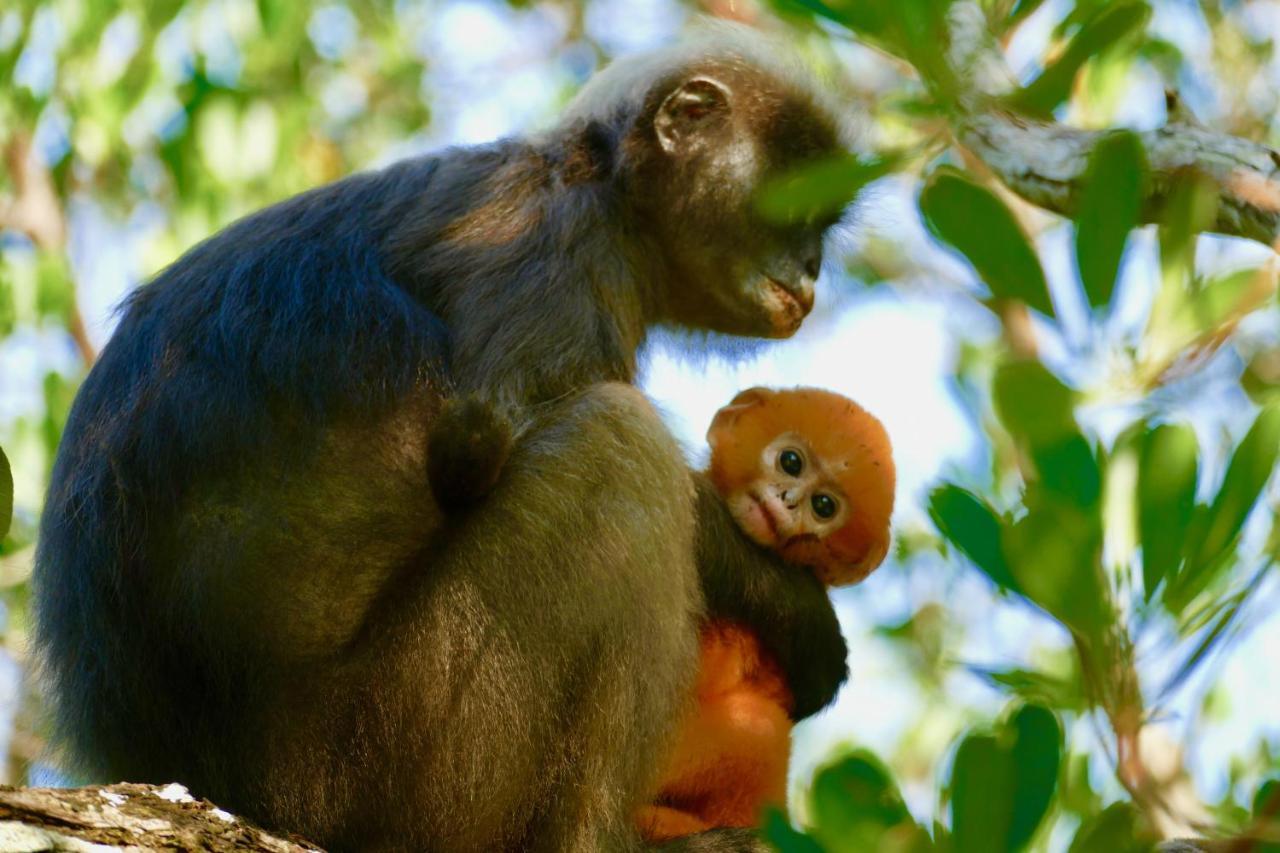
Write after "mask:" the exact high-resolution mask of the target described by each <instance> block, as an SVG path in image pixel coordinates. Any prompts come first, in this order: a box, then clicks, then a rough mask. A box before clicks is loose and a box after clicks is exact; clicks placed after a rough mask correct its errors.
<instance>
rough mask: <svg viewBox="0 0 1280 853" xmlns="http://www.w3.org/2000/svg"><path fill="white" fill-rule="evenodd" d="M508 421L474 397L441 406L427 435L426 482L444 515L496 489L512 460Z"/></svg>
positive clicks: (490, 406)
mask: <svg viewBox="0 0 1280 853" xmlns="http://www.w3.org/2000/svg"><path fill="white" fill-rule="evenodd" d="M513 440H514V439H513V428H512V425H511V421H510V420H509V419H508V418H507V417H506V416H505V415H503V413H502V412H500V411H499V410H498V409H497V408H496V407H495V406H494V405H493V404H491V403H489V402H487V401H485V400H481V399H479V398H477V397H456V398H453V399H451V400H449V401H448V402H446V403H445V404H444V407H443V408H442V409H441V410H440V413H439V414H437V415H436V418H435V422H434V423H432V424H431V431H430V432H429V433H428V435H427V480H428V482H429V483H430V484H431V492H432V494H434V495H435V498H436V503H438V504H439V505H440V507H441V509H444V510H445V511H454V510H464V509H466V508H468V507H471V506H474V505H475V504H477V503H479V502H480V501H481V500H483V499H484V497H485V496H486V495H488V494H489V492H491V491H492V490H493V487H494V486H495V485H497V482H498V478H499V477H500V476H501V475H502V469H503V467H505V465H506V463H507V458H508V457H509V456H510V455H511V445H512V442H513Z"/></svg>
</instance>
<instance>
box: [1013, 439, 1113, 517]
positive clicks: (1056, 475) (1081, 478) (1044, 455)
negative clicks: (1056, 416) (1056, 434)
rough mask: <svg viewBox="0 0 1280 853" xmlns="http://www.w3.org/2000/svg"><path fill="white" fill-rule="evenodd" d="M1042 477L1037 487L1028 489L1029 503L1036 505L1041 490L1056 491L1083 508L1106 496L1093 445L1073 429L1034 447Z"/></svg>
mask: <svg viewBox="0 0 1280 853" xmlns="http://www.w3.org/2000/svg"><path fill="white" fill-rule="evenodd" d="M1031 457H1032V461H1034V462H1035V466H1036V471H1037V473H1038V474H1039V477H1040V479H1039V481H1038V482H1037V483H1036V484H1035V485H1036V489H1035V491H1033V490H1032V489H1030V488H1029V489H1028V490H1027V497H1026V504H1027V506H1028V507H1035V506H1036V505H1037V502H1038V500H1039V499H1040V496H1041V492H1045V491H1047V492H1052V493H1053V494H1054V495H1056V496H1057V497H1061V498H1066V499H1067V500H1068V501H1070V502H1071V503H1073V504H1075V505H1076V506H1078V507H1080V508H1082V509H1091V508H1094V507H1097V506H1098V505H1099V501H1100V499H1101V498H1102V472H1101V470H1100V469H1099V467H1098V460H1097V458H1096V457H1095V456H1094V452H1093V448H1092V447H1091V446H1090V445H1089V442H1088V441H1086V440H1085V438H1084V436H1082V435H1080V433H1078V432H1077V433H1072V434H1071V435H1069V436H1067V437H1066V438H1065V439H1063V440H1062V441H1059V442H1056V443H1054V444H1047V445H1041V446H1039V447H1036V448H1034V449H1033V450H1032V454H1031Z"/></svg>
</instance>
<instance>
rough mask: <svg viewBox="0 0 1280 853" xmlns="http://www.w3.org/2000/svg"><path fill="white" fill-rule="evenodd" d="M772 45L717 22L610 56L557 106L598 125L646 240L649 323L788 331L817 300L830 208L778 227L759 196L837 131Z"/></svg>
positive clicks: (750, 332) (832, 145) (760, 333)
mask: <svg viewBox="0 0 1280 853" xmlns="http://www.w3.org/2000/svg"><path fill="white" fill-rule="evenodd" d="M777 50H778V46H777V45H773V44H771V43H770V42H768V41H767V40H766V39H764V37H762V36H760V35H758V34H753V33H752V32H751V31H750V30H747V29H746V28H744V27H738V26H718V27H715V28H714V29H710V30H708V31H706V32H704V33H703V34H702V35H701V36H700V37H695V38H694V39H693V40H692V41H691V42H688V43H684V44H681V45H678V46H676V47H673V48H670V49H668V50H666V51H659V52H658V53H655V54H649V55H645V56H640V57H636V58H633V59H627V60H623V61H621V62H617V63H614V64H613V65H611V66H610V67H609V68H607V69H605V70H604V71H603V72H601V73H600V74H598V75H597V76H596V77H595V78H593V79H592V81H591V82H590V83H589V84H588V85H587V87H586V88H585V89H584V90H583V92H582V94H581V95H580V96H579V97H578V99H577V100H576V101H575V102H574V104H573V105H571V106H570V108H569V110H568V112H567V114H566V118H567V120H568V121H569V122H571V123H576V125H577V126H578V127H585V128H588V131H590V129H591V128H595V132H596V133H597V134H598V135H599V134H600V132H601V131H602V130H603V131H607V134H606V138H607V139H609V140H610V144H611V145H612V151H613V157H612V163H611V175H612V176H613V178H614V179H615V180H616V184H615V186H616V188H617V190H618V193H619V198H620V201H621V204H622V207H623V208H624V210H625V212H626V213H627V214H628V215H629V216H628V220H629V223H630V225H631V227H632V228H633V229H634V231H635V232H636V235H637V236H639V237H640V238H641V239H642V241H643V245H645V246H646V247H648V248H649V250H650V251H649V252H648V253H647V254H648V257H646V258H645V261H646V262H647V263H649V264H651V269H652V273H651V274H652V277H653V279H654V281H653V282H652V288H653V290H654V291H655V293H654V295H655V296H656V297H657V299H656V302H657V303H658V305H659V308H658V311H659V314H660V316H658V317H655V318H652V319H654V320H656V321H662V322H669V323H674V324H676V325H679V326H685V327H690V328H696V329H710V330H712V331H717V332H724V333H727V334H733V335H746V336H754V337H773V338H785V337H789V336H790V335H791V334H793V333H794V332H795V331H796V329H798V328H799V326H800V322H801V321H802V320H803V319H804V318H805V316H806V315H807V314H808V313H809V311H810V309H811V308H812V307H813V300H814V285H815V282H816V280H817V278H818V274H819V271H820V269H821V266H822V250H823V238H824V235H825V232H826V231H827V229H828V228H829V227H830V226H831V225H832V224H834V222H835V220H836V219H838V215H832V216H831V217H830V218H829V219H826V220H813V221H803V222H796V223H793V224H789V225H777V224H773V223H770V222H768V221H766V220H765V219H764V218H762V217H761V216H760V215H759V213H758V211H757V204H756V202H757V198H758V195H759V190H760V188H761V187H762V186H763V185H765V184H766V183H767V182H768V181H769V180H770V179H772V178H776V177H778V176H780V175H785V174H786V173H788V172H789V171H791V170H793V169H795V168H797V167H799V166H803V165H805V164H806V163H811V162H815V161H819V160H822V159H826V158H829V157H833V156H836V155H838V154H839V153H840V152H841V150H842V149H843V144H842V143H843V140H842V135H841V128H840V124H839V122H837V121H836V119H835V117H834V116H833V114H832V112H831V111H830V110H829V109H827V108H826V107H825V106H824V105H823V103H822V100H821V97H820V95H819V93H818V92H817V90H816V88H815V87H814V86H813V84H812V83H811V82H810V81H809V80H808V79H807V78H806V77H805V76H804V75H803V74H802V73H801V72H800V71H798V70H797V69H795V68H789V67H787V66H785V65H783V64H782V63H780V62H779V61H778V59H777V58H776V57H777ZM597 138H599V136H597Z"/></svg>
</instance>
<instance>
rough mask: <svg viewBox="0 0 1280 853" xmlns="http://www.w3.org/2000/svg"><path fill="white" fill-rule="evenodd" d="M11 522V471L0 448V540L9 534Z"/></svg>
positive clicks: (6, 458)
mask: <svg viewBox="0 0 1280 853" xmlns="http://www.w3.org/2000/svg"><path fill="white" fill-rule="evenodd" d="M12 522H13V469H11V468H10V467H9V457H7V456H5V455H4V450H3V449H2V448H0V539H4V537H5V536H7V535H8V534H9V525H10V524H11V523H12Z"/></svg>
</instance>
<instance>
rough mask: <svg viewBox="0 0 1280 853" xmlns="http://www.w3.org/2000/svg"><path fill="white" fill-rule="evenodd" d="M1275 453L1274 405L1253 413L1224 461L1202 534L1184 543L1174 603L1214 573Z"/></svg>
mask: <svg viewBox="0 0 1280 853" xmlns="http://www.w3.org/2000/svg"><path fill="white" fill-rule="evenodd" d="M1277 455H1280V406H1271V407H1268V408H1265V409H1263V410H1262V412H1261V413H1259V415H1258V418H1257V420H1255V421H1254V422H1253V426H1252V427H1250V428H1249V432H1248V434H1246V435H1245V437H1244V440H1243V441H1241V442H1240V446H1239V447H1237V448H1236V452H1235V453H1234V454H1233V455H1232V457H1231V463H1230V464H1229V465H1228V466H1227V473H1226V476H1225V477H1223V480H1222V488H1220V489H1219V490H1218V495H1217V497H1215V498H1214V501H1213V504H1212V506H1211V507H1210V508H1209V511H1208V513H1207V515H1206V521H1205V526H1204V530H1203V533H1202V535H1201V536H1200V537H1198V538H1197V540H1196V541H1190V542H1188V543H1187V546H1188V552H1187V566H1186V569H1185V570H1184V571H1183V574H1182V576H1181V577H1180V578H1179V581H1180V582H1179V584H1178V587H1179V588H1178V595H1177V596H1176V597H1175V599H1174V601H1175V602H1178V601H1180V602H1187V601H1190V600H1191V599H1192V598H1194V597H1195V596H1196V595H1198V594H1199V593H1200V591H1201V590H1203V589H1204V588H1205V587H1206V586H1208V585H1209V583H1211V582H1212V580H1213V578H1214V576H1215V575H1216V573H1217V572H1216V569H1218V568H1220V565H1221V560H1222V558H1223V557H1224V556H1225V555H1226V554H1227V551H1228V550H1229V549H1230V548H1231V547H1232V545H1233V544H1234V542H1235V540H1236V537H1237V536H1238V535H1239V533H1240V528H1241V527H1243V526H1244V522H1245V519H1246V518H1247V517H1248V515H1249V512H1250V511H1251V510H1252V509H1253V505H1254V504H1255V503H1256V502H1257V500H1258V495H1259V494H1261V493H1262V489H1263V487H1264V486H1265V485H1266V484H1267V480H1268V479H1270V477H1271V473H1272V471H1274V470H1275V465H1276V457H1277Z"/></svg>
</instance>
